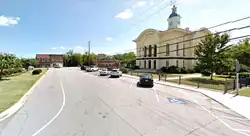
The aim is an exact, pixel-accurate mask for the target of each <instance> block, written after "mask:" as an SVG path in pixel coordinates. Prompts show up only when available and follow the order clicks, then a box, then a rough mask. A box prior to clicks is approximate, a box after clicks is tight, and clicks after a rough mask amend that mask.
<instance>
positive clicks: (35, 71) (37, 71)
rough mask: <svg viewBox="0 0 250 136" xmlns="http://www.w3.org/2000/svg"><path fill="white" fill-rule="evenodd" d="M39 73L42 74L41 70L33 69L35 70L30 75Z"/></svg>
mask: <svg viewBox="0 0 250 136" xmlns="http://www.w3.org/2000/svg"><path fill="white" fill-rule="evenodd" d="M40 73H42V70H41V69H35V70H33V71H32V75H38V74H40Z"/></svg>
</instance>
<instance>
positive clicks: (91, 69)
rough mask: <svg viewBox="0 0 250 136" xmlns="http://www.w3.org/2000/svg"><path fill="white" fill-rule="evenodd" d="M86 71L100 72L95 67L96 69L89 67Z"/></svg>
mask: <svg viewBox="0 0 250 136" xmlns="http://www.w3.org/2000/svg"><path fill="white" fill-rule="evenodd" d="M86 71H87V72H92V71H98V67H95V66H94V67H87V68H86Z"/></svg>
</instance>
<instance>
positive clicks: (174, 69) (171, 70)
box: [167, 66, 179, 73]
mask: <svg viewBox="0 0 250 136" xmlns="http://www.w3.org/2000/svg"><path fill="white" fill-rule="evenodd" d="M167 73H179V68H178V67H177V66H170V67H168V69H167Z"/></svg>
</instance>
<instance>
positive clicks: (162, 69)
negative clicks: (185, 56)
mask: <svg viewBox="0 0 250 136" xmlns="http://www.w3.org/2000/svg"><path fill="white" fill-rule="evenodd" d="M167 70H168V69H167V68H166V67H161V69H160V71H161V72H163V73H167Z"/></svg>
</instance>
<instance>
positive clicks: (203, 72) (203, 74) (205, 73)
mask: <svg viewBox="0 0 250 136" xmlns="http://www.w3.org/2000/svg"><path fill="white" fill-rule="evenodd" d="M201 74H202V76H211V74H212V72H210V71H202V72H201Z"/></svg>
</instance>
